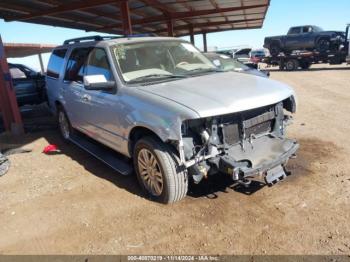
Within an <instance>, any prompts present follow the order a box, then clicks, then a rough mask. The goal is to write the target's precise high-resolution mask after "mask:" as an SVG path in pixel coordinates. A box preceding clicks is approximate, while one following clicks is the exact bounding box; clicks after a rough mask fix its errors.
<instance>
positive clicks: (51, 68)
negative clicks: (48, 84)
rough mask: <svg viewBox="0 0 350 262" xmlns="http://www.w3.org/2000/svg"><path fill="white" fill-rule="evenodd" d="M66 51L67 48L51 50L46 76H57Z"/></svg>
mask: <svg viewBox="0 0 350 262" xmlns="http://www.w3.org/2000/svg"><path fill="white" fill-rule="evenodd" d="M66 53H67V49H56V50H54V51H53V52H52V54H51V57H50V60H49V64H48V66H47V73H46V74H47V76H49V77H52V78H59V75H60V72H61V69H62V66H63V62H64V57H65V55H66Z"/></svg>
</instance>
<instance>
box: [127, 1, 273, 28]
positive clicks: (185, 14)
mask: <svg viewBox="0 0 350 262" xmlns="http://www.w3.org/2000/svg"><path fill="white" fill-rule="evenodd" d="M260 7H266V5H250V6H244V7H227V8H219V9H207V10H194V11H188V12H174V13H171V19H173V20H178V19H184V18H191V17H195V16H204V15H211V14H217V13H226V12H234V11H241V10H247V9H254V8H260ZM168 19H169V17H168V16H167V15H158V16H153V17H147V18H142V19H137V20H134V21H133V24H135V25H136V24H137V25H139V24H147V23H155V22H165V21H167V20H168Z"/></svg>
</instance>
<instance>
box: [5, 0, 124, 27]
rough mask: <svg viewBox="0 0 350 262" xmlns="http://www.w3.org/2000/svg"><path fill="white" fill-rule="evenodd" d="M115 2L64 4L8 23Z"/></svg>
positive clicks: (88, 1) (87, 0)
mask: <svg viewBox="0 0 350 262" xmlns="http://www.w3.org/2000/svg"><path fill="white" fill-rule="evenodd" d="M115 2H117V0H85V1H82V2H72V3H69V4H63V5H59V6H57V7H52V8H49V9H47V10H43V11H39V12H35V13H32V14H28V15H23V16H19V17H14V18H11V19H7V20H6V21H8V22H10V21H24V20H29V19H32V18H37V17H40V16H48V15H56V14H60V13H64V12H68V11H75V10H81V9H85V8H90V7H94V6H99V5H106V4H111V3H115Z"/></svg>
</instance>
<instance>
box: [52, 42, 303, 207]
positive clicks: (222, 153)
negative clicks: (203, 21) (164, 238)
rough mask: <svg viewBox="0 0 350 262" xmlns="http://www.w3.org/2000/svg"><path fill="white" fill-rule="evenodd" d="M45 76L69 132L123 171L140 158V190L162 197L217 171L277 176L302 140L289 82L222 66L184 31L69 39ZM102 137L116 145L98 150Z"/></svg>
mask: <svg viewBox="0 0 350 262" xmlns="http://www.w3.org/2000/svg"><path fill="white" fill-rule="evenodd" d="M46 80H47V93H48V99H49V104H50V108H51V109H52V111H53V113H55V114H56V115H57V119H58V124H59V127H60V131H61V134H62V136H63V138H64V139H65V140H70V141H73V142H75V143H76V144H78V145H82V147H83V148H85V149H87V150H88V151H90V152H92V153H93V154H94V155H95V156H97V157H98V158H100V159H101V160H104V161H105V162H106V163H109V164H110V165H111V166H112V165H113V163H114V164H115V165H114V166H115V167H116V169H117V170H118V167H119V170H121V173H124V174H126V173H130V172H132V169H131V168H129V169H128V167H130V166H131V163H133V169H134V170H135V171H136V175H137V178H138V180H139V182H140V185H141V187H142V189H144V191H145V192H146V193H147V194H148V195H149V196H151V197H152V198H153V199H154V200H156V201H160V202H163V203H172V202H176V201H179V200H180V199H182V198H183V197H185V196H186V193H187V189H188V183H189V181H190V180H192V181H194V183H199V182H200V181H201V180H202V179H203V178H206V177H207V176H211V175H215V174H217V173H218V172H221V173H226V174H227V175H229V176H231V177H232V179H233V180H234V181H237V182H238V183H242V184H244V185H246V186H248V185H249V182H250V181H251V180H252V179H257V178H264V179H265V182H266V183H267V184H273V183H275V182H277V181H279V180H281V179H283V178H284V177H286V172H285V165H286V163H287V161H288V159H289V158H290V157H292V156H294V154H295V152H296V151H297V149H298V143H297V142H296V141H295V140H293V139H288V138H286V137H285V132H286V126H287V124H288V123H289V120H290V119H291V117H290V116H289V114H287V113H288V112H290V113H294V112H295V109H296V103H295V93H294V91H293V90H292V89H291V88H290V87H288V86H286V85H285V84H282V83H279V82H276V81H273V80H269V79H265V78H262V77H256V76H253V75H245V74H239V73H236V72H222V71H219V70H218V69H217V68H216V67H215V65H214V64H212V62H210V61H209V60H208V59H207V58H206V57H205V56H204V55H203V54H201V52H200V51H199V50H198V49H196V48H195V47H194V46H193V45H191V44H190V43H188V42H186V41H184V40H181V39H176V38H163V37H130V38H118V37H115V38H111V39H107V38H105V37H100V36H95V37H89V38H78V39H72V40H67V41H65V42H64V45H62V46H59V47H57V48H56V49H55V50H54V51H53V53H52V55H51V58H50V61H49V65H48V70H47V79H46ZM78 137H80V138H79V139H80V140H79V139H78ZM82 138H84V139H85V142H82V141H83V140H82ZM88 140H89V141H90V144H86V143H87V142H86V141H88ZM91 140H93V141H92V142H91ZM96 141H97V142H99V143H98V144H99V145H100V146H101V147H104V148H106V147H108V150H109V153H108V154H106V153H102V151H101V150H100V151H98V150H97V151H94V150H92V149H91V147H90V146H91V145H92V144H96V143H95V142H96ZM84 143H85V144H84ZM101 144H103V145H104V146H102V145H101ZM89 145H90V146H89ZM111 149H112V150H111ZM103 152H105V151H103ZM116 152H118V153H119V155H121V156H120V157H119V158H114V159H115V160H111V156H112V155H113V154H115V153H116ZM123 158H124V159H125V161H122V160H121V159H123ZM108 159H109V160H108ZM116 163H117V164H116Z"/></svg>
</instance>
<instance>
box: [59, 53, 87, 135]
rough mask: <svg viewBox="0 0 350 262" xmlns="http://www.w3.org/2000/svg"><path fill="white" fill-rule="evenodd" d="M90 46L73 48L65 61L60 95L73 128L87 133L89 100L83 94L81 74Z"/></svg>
mask: <svg viewBox="0 0 350 262" xmlns="http://www.w3.org/2000/svg"><path fill="white" fill-rule="evenodd" d="M89 51H90V48H75V49H73V50H72V52H71V54H70V56H69V59H68V61H67V65H66V70H65V74H64V79H63V88H62V95H63V98H64V107H65V110H66V113H67V115H68V118H69V120H70V122H71V124H72V126H73V127H74V128H77V129H79V130H80V131H82V132H84V133H87V134H89V132H90V127H89V124H88V117H89V114H90V109H89V107H90V106H91V105H90V101H89V99H87V97H86V94H85V88H84V85H83V76H84V70H85V63H86V59H87V56H88V54H89Z"/></svg>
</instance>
